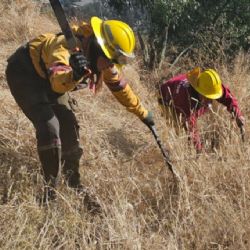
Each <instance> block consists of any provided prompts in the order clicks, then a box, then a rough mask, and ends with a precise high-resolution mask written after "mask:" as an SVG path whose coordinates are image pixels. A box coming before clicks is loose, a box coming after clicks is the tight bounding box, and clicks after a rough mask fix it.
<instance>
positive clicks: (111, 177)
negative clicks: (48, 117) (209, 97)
mask: <svg viewBox="0 0 250 250" xmlns="http://www.w3.org/2000/svg"><path fill="white" fill-rule="evenodd" d="M8 2H9V1H8ZM18 2H21V4H22V6H24V7H23V8H24V9H26V10H29V11H31V12H27V13H29V14H26V15H28V16H26V15H25V17H23V16H22V17H21V16H20V15H18V14H17V13H18V11H17V10H18V9H19V5H16V4H18ZM28 2H29V1H11V2H10V5H9V6H11V7H10V8H9V9H8V11H7V12H5V13H12V15H13V16H15V15H16V20H15V22H14V23H11V24H9V23H8V22H9V20H10V19H8V18H9V16H8V15H6V16H5V14H1V18H0V23H1V27H9V28H10V27H11V28H12V30H14V31H15V32H14V33H15V35H14V34H12V35H13V36H11V35H10V33H8V32H9V31H8V30H7V29H1V35H0V37H4V38H0V41H1V54H0V66H1V68H0V77H1V78H0V88H1V91H0V105H1V113H0V116H1V128H0V168H1V176H0V196H1V204H0V207H1V213H0V222H1V223H0V248H1V249H157V250H158V249H169V250H172V249H200V250H202V249H232V250H233V249H250V242H249V239H250V218H249V217H250V197H249V196H250V184H249V178H250V169H249V166H250V164H249V153H250V152H249V151H250V146H249V140H247V141H246V143H245V144H242V143H241V141H240V136H239V131H238V129H237V128H236V127H235V125H234V123H232V122H231V120H230V119H228V118H229V116H228V114H227V113H226V112H225V111H224V110H223V111H222V108H221V107H220V108H219V111H218V112H217V113H216V115H207V116H205V117H204V118H203V119H201V121H200V127H201V132H202V134H203V136H204V138H205V139H206V143H207V147H206V152H205V153H204V154H203V155H201V156H200V157H199V158H198V159H196V155H195V152H194V150H193V148H192V147H189V146H188V143H187V136H186V135H185V134H184V133H183V134H182V135H180V136H179V137H177V136H176V135H175V133H174V130H173V128H169V127H166V125H165V123H164V119H163V118H162V117H161V116H160V113H159V110H158V107H157V103H156V100H155V98H154V93H153V92H152V88H150V87H149V86H150V84H151V83H152V81H154V79H155V78H156V77H157V75H156V76H153V77H152V76H151V78H148V79H147V81H146V82H145V84H142V82H140V78H139V76H138V74H137V73H136V71H135V70H134V69H133V68H132V67H128V68H127V69H126V71H127V75H128V77H129V79H130V80H131V85H132V87H133V89H134V90H135V91H136V92H137V93H139V95H140V97H141V99H142V100H143V102H144V103H145V105H146V106H147V107H148V108H151V109H152V110H153V111H154V113H155V117H156V121H157V127H158V129H159V132H160V135H161V138H162V139H163V140H164V142H165V143H166V144H167V145H168V146H169V148H170V150H171V153H172V158H173V160H174V166H175V168H176V169H177V170H178V172H179V174H180V175H181V177H182V181H181V182H180V183H179V184H178V185H176V183H174V181H173V179H172V176H171V174H170V173H169V172H168V170H167V169H166V168H165V166H164V164H163V161H162V157H161V154H160V152H159V150H158V148H157V147H156V144H155V142H154V140H153V138H152V136H151V134H150V132H149V131H148V130H147V128H146V127H145V126H144V125H143V124H142V123H141V122H140V121H139V120H138V119H137V118H136V117H134V116H133V115H132V114H129V113H128V112H126V111H125V110H124V109H123V108H122V107H121V106H120V105H119V104H118V103H117V102H116V101H115V100H114V98H113V97H112V95H111V94H110V92H109V91H108V90H107V88H105V87H104V88H103V90H102V93H100V94H99V95H97V96H93V95H92V94H91V93H90V92H89V91H88V90H84V91H80V92H78V93H73V95H74V96H75V98H76V99H77V100H78V103H79V110H78V112H77V116H78V119H79V122H80V125H81V142H82V144H83V145H84V151H85V154H84V157H83V159H82V162H81V174H82V181H83V183H85V185H87V186H89V187H91V188H92V189H93V190H94V191H95V192H96V194H97V195H98V197H99V199H100V200H101V203H102V205H103V207H104V210H105V212H106V213H105V215H104V216H103V217H102V218H100V217H93V216H91V215H89V214H88V213H87V212H86V211H85V209H84V206H83V205H82V202H81V199H80V197H78V196H76V195H75V194H74V193H72V191H71V190H70V189H68V188H67V187H65V185H60V187H59V190H58V199H57V200H56V201H55V202H53V203H51V204H50V205H49V206H47V207H41V206H39V205H38V203H37V202H36V196H37V194H38V193H39V191H40V190H41V187H42V184H41V183H42V182H41V176H40V174H39V162H38V158H37V155H36V149H35V145H36V142H35V139H34V130H33V128H32V125H31V124H30V122H29V121H28V120H27V119H26V118H25V117H24V115H23V114H22V113H21V112H20V110H19V108H18V107H17V106H16V104H15V103H14V101H13V98H12V97H11V95H10V93H9V90H8V88H7V87H6V82H5V79H4V67H5V65H6V63H5V59H6V57H7V55H8V54H9V53H11V51H13V50H14V48H15V47H17V46H18V44H19V43H20V42H23V41H25V40H26V39H27V38H29V37H32V36H33V35H35V34H36V33H37V32H39V31H43V30H44V29H45V30H46V31H48V30H54V29H55V27H56V26H55V25H53V24H52V25H51V26H49V27H44V26H43V25H38V23H36V24H34V23H33V22H32V21H27V22H26V24H25V25H24V27H23V28H18V27H17V26H18V25H21V24H22V22H21V20H24V19H25V20H33V19H30V18H31V17H34V16H36V17H37V16H38V14H39V13H38V11H34V8H33V7H32V9H31V7H30V6H29V5H27V3H28ZM6 3H7V2H6ZM25 4H26V5H25ZM25 6H26V7H25ZM3 7H4V4H0V9H2V8H3ZM32 10H33V11H34V12H32ZM1 13H2V11H1ZM23 18H24V19H23ZM38 19H39V20H44V22H46V18H45V17H42V16H39V17H38ZM48 22H49V21H48ZM10 25H11V26H10ZM33 25H35V26H33ZM37 25H38V26H37ZM36 26H37V29H36V30H34V27H36ZM34 31H35V32H34ZM19 32H20V33H19ZM33 32H34V33H33ZM19 34H20V37H22V38H21V40H19V39H17V38H18V37H19ZM9 36H10V38H9ZM1 39H3V40H1ZM248 66H249V55H248V56H247V55H243V54H242V55H239V57H238V59H237V60H236V62H235V65H234V67H233V71H231V70H229V67H227V65H218V67H219V70H220V72H221V73H222V77H223V78H224V79H226V82H228V83H229V84H230V87H231V88H232V90H233V92H234V93H235V94H236V96H238V97H239V98H238V99H239V102H240V105H241V107H242V109H243V111H244V113H245V116H246V120H247V121H248V120H249V119H248V118H249V117H248V116H249V114H250V110H249V93H250V91H249V84H248V83H249V81H250V74H249V71H247V67H248ZM134 67H135V68H136V67H137V66H136V65H134ZM179 67H180V65H179ZM231 68H232V67H230V69H231ZM236 83H237V84H236ZM218 116H219V118H218ZM211 121H213V123H212V122H211ZM210 124H213V125H210ZM214 129H215V130H216V132H218V133H219V145H217V148H215V149H214V150H211V148H210V145H211V138H212V136H211V134H213V133H214V132H213V131H214ZM247 133H248V134H249V129H248V128H247Z"/></svg>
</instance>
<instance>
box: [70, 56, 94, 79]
mask: <svg viewBox="0 0 250 250" xmlns="http://www.w3.org/2000/svg"><path fill="white" fill-rule="evenodd" d="M69 64H70V66H71V68H72V69H73V78H74V80H75V81H78V80H80V79H81V78H82V77H83V76H84V75H86V74H88V73H90V70H89V69H88V64H89V63H88V60H87V58H86V57H85V56H84V55H83V54H82V53H80V52H77V53H74V54H71V55H70V58H69Z"/></svg>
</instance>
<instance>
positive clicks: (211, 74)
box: [186, 67, 223, 99]
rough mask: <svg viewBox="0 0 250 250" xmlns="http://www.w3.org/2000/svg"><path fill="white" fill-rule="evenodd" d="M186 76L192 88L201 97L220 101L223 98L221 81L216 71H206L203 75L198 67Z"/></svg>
mask: <svg viewBox="0 0 250 250" xmlns="http://www.w3.org/2000/svg"><path fill="white" fill-rule="evenodd" d="M186 76H187V79H188V81H189V82H190V84H191V85H192V87H193V88H194V89H195V90H196V91H197V92H198V93H200V94H201V95H203V96H205V97H207V98H209V99H218V98H220V97H221V96H222V94H223V90H222V84H221V79H220V76H219V75H218V73H217V72H216V71H215V70H213V69H206V70H205V71H203V72H202V73H201V70H200V68H199V67H197V68H194V69H193V70H192V71H190V72H188V73H187V75H186Z"/></svg>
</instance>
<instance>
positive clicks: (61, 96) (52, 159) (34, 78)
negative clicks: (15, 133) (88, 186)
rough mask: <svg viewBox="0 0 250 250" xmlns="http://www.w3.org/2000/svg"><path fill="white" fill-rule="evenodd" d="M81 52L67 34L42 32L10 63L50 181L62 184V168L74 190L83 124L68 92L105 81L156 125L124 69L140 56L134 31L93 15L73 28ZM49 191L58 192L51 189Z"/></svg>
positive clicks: (19, 101)
mask: <svg viewBox="0 0 250 250" xmlns="http://www.w3.org/2000/svg"><path fill="white" fill-rule="evenodd" d="M72 30H73V33H74V34H75V36H76V39H77V43H78V47H79V49H80V50H79V52H76V53H74V54H72V55H70V53H69V50H68V47H67V43H66V40H65V37H64V36H63V35H62V34H42V35H40V36H38V37H36V38H35V39H33V40H31V41H29V42H28V43H27V44H26V45H25V46H22V47H20V48H18V49H17V51H16V52H15V53H14V54H13V55H11V56H10V57H9V59H8V66H7V69H6V76H7V82H8V85H9V88H10V91H11V93H12V95H13V96H14V98H15V100H16V102H17V104H18V105H19V106H20V107H21V109H22V111H23V112H24V114H25V115H26V116H27V117H28V118H29V119H30V121H31V122H32V123H33V125H34V127H35V130H36V138H37V149H38V154H39V158H40V161H41V164H42V169H43V174H44V178H45V181H46V183H47V184H48V185H49V186H50V187H51V186H52V187H55V186H56V180H57V177H58V174H59V171H60V167H61V160H62V163H63V164H62V166H63V168H62V173H63V174H64V176H65V178H66V180H67V183H68V185H69V186H70V187H72V188H76V189H77V188H82V185H81V182H80V174H79V161H80V158H81V156H82V153H83V150H82V148H81V147H80V144H79V125H78V122H77V119H76V117H75V114H74V112H73V110H72V108H71V106H70V97H69V94H68V92H70V91H72V90H76V89H79V88H81V86H82V84H83V83H85V82H89V83H90V85H91V88H92V89H94V88H96V89H98V88H99V87H100V86H101V84H102V82H104V83H105V84H106V85H107V87H108V88H109V89H110V90H111V92H112V94H113V95H114V96H115V98H116V99H117V100H118V101H119V102H120V103H121V104H122V105H123V106H125V107H126V109H127V110H128V111H130V112H132V113H134V114H135V115H136V116H137V117H139V119H141V120H142V121H143V122H144V123H145V124H146V125H152V124H154V121H153V118H152V113H151V112H149V111H148V110H147V109H145V108H144V107H143V105H142V104H141V102H140V100H139V98H138V97H137V96H136V95H135V94H134V93H133V91H132V89H131V88H130V86H129V84H128V82H127V81H126V80H125V79H124V77H123V76H122V74H121V71H120V68H121V67H120V65H123V64H127V63H128V62H129V60H130V59H132V58H133V57H134V53H133V51H134V47H135V37H134V33H133V31H132V29H131V28H130V27H129V26H128V25H127V24H126V23H124V22H121V21H117V20H107V21H103V20H101V19H99V18H97V17H92V19H91V23H90V24H88V23H81V24H80V25H75V26H73V27H72ZM49 190H53V188H52V189H49Z"/></svg>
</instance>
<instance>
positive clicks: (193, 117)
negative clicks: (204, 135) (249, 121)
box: [160, 74, 242, 151]
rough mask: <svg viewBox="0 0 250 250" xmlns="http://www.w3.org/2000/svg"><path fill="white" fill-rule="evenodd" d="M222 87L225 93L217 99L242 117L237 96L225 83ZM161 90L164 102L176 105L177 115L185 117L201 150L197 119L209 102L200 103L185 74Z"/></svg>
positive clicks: (164, 84)
mask: <svg viewBox="0 0 250 250" xmlns="http://www.w3.org/2000/svg"><path fill="white" fill-rule="evenodd" d="M222 88H223V95H222V97H221V98H219V99H217V100H216V101H218V102H219V103H221V104H223V105H225V106H226V107H227V110H228V111H229V112H230V113H232V114H234V116H235V117H240V116H241V115H242V114H241V111H240V109H239V106H238V102H237V100H236V98H235V97H234V96H233V95H232V94H231V92H230V90H229V88H227V87H225V86H224V85H223V84H222ZM160 91H161V96H162V98H163V102H164V103H163V104H164V105H165V106H172V107H174V108H175V111H176V114H177V116H179V115H180V114H181V115H182V116H183V117H184V118H185V122H186V123H187V126H188V130H189V132H190V135H191V137H192V140H193V143H194V145H195V147H196V149H197V150H199V151H200V150H201V148H202V144H201V140H200V135H199V131H198V128H197V119H198V117H200V116H201V115H203V114H204V113H206V112H207V111H208V110H209V108H208V104H209V102H208V103H207V105H202V104H201V103H200V101H199V95H198V93H197V92H196V91H195V90H194V89H193V88H192V87H191V85H190V84H189V82H188V81H187V78H186V75H185V74H182V75H178V76H175V77H173V78H171V79H170V80H168V81H166V82H165V83H163V84H162V85H161V88H160ZM183 125H185V124H183Z"/></svg>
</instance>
